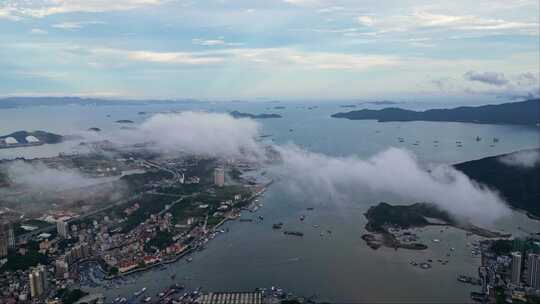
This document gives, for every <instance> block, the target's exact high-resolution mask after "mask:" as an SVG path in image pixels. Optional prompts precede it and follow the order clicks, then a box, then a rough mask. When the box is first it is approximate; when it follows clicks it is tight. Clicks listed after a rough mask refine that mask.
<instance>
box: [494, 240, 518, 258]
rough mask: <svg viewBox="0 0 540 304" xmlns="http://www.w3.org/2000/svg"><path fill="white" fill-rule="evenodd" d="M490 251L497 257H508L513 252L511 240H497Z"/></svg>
mask: <svg viewBox="0 0 540 304" xmlns="http://www.w3.org/2000/svg"><path fill="white" fill-rule="evenodd" d="M490 251H492V252H494V253H495V254H497V255H508V254H510V252H512V251H513V244H512V241H511V240H495V241H493V243H491V246H490Z"/></svg>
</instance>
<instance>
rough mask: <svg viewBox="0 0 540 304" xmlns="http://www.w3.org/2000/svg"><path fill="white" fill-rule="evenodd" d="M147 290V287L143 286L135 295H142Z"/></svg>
mask: <svg viewBox="0 0 540 304" xmlns="http://www.w3.org/2000/svg"><path fill="white" fill-rule="evenodd" d="M145 291H146V287H143V288H142V289H141V290H139V291H136V292H134V293H133V295H135V296H140V295H142V294H143V293H144V292H145Z"/></svg>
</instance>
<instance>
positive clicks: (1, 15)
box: [0, 6, 21, 21]
mask: <svg viewBox="0 0 540 304" xmlns="http://www.w3.org/2000/svg"><path fill="white" fill-rule="evenodd" d="M1 19H7V20H11V21H18V20H20V19H21V18H20V17H19V16H17V15H16V10H15V9H14V8H12V7H2V6H0V20H1Z"/></svg>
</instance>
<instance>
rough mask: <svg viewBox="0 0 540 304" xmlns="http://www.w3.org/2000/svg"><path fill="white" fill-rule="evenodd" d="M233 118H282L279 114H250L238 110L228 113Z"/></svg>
mask: <svg viewBox="0 0 540 304" xmlns="http://www.w3.org/2000/svg"><path fill="white" fill-rule="evenodd" d="M229 114H230V115H231V116H232V117H234V118H251V119H269V118H282V117H283V116H281V115H279V114H266V113H263V114H250V113H243V112H238V111H232V112H230V113H229Z"/></svg>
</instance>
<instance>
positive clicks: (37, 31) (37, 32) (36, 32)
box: [30, 28, 48, 35]
mask: <svg viewBox="0 0 540 304" xmlns="http://www.w3.org/2000/svg"><path fill="white" fill-rule="evenodd" d="M47 33H48V32H47V31H46V30H42V29H39V28H33V29H31V30H30V34H34V35H46V34H47Z"/></svg>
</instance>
